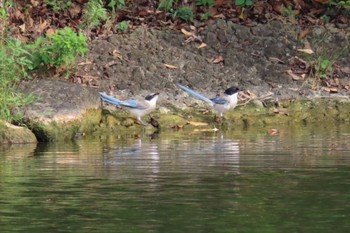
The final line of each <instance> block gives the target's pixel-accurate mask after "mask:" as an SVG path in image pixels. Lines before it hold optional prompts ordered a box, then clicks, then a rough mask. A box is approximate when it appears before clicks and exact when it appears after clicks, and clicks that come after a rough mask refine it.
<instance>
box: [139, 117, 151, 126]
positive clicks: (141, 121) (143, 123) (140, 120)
mask: <svg viewBox="0 0 350 233" xmlns="http://www.w3.org/2000/svg"><path fill="white" fill-rule="evenodd" d="M137 121H138V122H140V123H141V124H142V125H144V126H146V125H148V124H146V123H145V122H143V120H142V119H141V117H138V118H137Z"/></svg>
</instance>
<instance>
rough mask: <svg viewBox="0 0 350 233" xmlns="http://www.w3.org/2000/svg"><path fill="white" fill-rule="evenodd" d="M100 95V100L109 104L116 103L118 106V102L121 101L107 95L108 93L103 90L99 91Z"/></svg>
mask: <svg viewBox="0 0 350 233" xmlns="http://www.w3.org/2000/svg"><path fill="white" fill-rule="evenodd" d="M100 97H101V99H102V101H104V102H107V103H109V104H113V105H116V106H118V107H119V106H120V104H121V103H122V101H120V100H118V99H116V98H114V97H112V96H109V95H106V94H105V93H103V92H100Z"/></svg>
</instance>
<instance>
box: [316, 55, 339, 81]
mask: <svg viewBox="0 0 350 233" xmlns="http://www.w3.org/2000/svg"><path fill="white" fill-rule="evenodd" d="M333 64H334V62H332V61H330V60H329V59H327V58H324V57H318V59H317V60H316V62H315V64H314V70H315V77H317V78H321V79H327V78H329V77H330V76H331V75H332V73H333V67H332V66H333Z"/></svg>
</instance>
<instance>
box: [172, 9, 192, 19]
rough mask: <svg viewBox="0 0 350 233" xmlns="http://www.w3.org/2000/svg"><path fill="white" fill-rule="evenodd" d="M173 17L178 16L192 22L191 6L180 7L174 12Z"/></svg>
mask: <svg viewBox="0 0 350 233" xmlns="http://www.w3.org/2000/svg"><path fill="white" fill-rule="evenodd" d="M174 17H178V18H180V19H182V20H185V21H187V22H188V21H190V22H192V21H193V19H194V13H193V12H192V10H191V8H189V7H185V6H184V7H180V8H179V9H177V10H176V11H175V12H174Z"/></svg>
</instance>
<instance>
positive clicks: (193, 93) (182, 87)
mask: <svg viewBox="0 0 350 233" xmlns="http://www.w3.org/2000/svg"><path fill="white" fill-rule="evenodd" d="M176 85H177V86H178V87H180V88H181V89H182V90H184V91H185V92H187V93H188V94H190V95H192V96H193V97H195V98H197V99H200V100H203V101H205V102H207V103H208V104H210V105H213V104H214V102H213V101H211V100H210V99H208V98H207V97H205V96H202V95H201V94H199V93H197V92H195V91H192V90H191V89H189V88H187V87H185V86H182V85H181V84H179V83H176Z"/></svg>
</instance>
